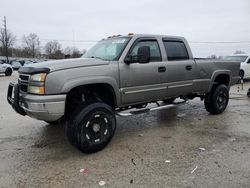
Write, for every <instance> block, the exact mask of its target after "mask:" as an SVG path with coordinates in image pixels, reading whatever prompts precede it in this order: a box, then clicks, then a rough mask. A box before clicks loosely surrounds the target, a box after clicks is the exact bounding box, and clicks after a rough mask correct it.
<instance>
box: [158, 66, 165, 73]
mask: <svg viewBox="0 0 250 188" xmlns="http://www.w3.org/2000/svg"><path fill="white" fill-rule="evenodd" d="M158 72H166V67H158Z"/></svg>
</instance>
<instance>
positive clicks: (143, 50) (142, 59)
mask: <svg viewBox="0 0 250 188" xmlns="http://www.w3.org/2000/svg"><path fill="white" fill-rule="evenodd" d="M137 54H138V62H139V63H148V62H149V61H150V48H149V46H141V47H139V48H138V51H137Z"/></svg>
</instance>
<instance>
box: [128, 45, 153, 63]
mask: <svg viewBox="0 0 250 188" xmlns="http://www.w3.org/2000/svg"><path fill="white" fill-rule="evenodd" d="M149 61H150V48H149V46H141V47H139V48H138V50H137V55H128V56H127V57H125V59H124V62H125V63H126V64H130V63H136V62H138V63H148V62H149Z"/></svg>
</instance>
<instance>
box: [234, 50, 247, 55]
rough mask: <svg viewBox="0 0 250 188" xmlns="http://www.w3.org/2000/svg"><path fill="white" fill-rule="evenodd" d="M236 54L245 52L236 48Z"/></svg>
mask: <svg viewBox="0 0 250 188" xmlns="http://www.w3.org/2000/svg"><path fill="white" fill-rule="evenodd" d="M234 54H245V52H243V51H241V50H236V51H235V52H234Z"/></svg>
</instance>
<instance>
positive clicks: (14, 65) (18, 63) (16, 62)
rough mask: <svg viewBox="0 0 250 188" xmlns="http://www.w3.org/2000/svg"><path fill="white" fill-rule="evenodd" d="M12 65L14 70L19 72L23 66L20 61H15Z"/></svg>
mask: <svg viewBox="0 0 250 188" xmlns="http://www.w3.org/2000/svg"><path fill="white" fill-rule="evenodd" d="M11 65H12V68H13V69H14V70H18V69H19V68H20V67H21V66H22V64H21V62H20V61H13V62H12V63H11Z"/></svg>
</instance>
